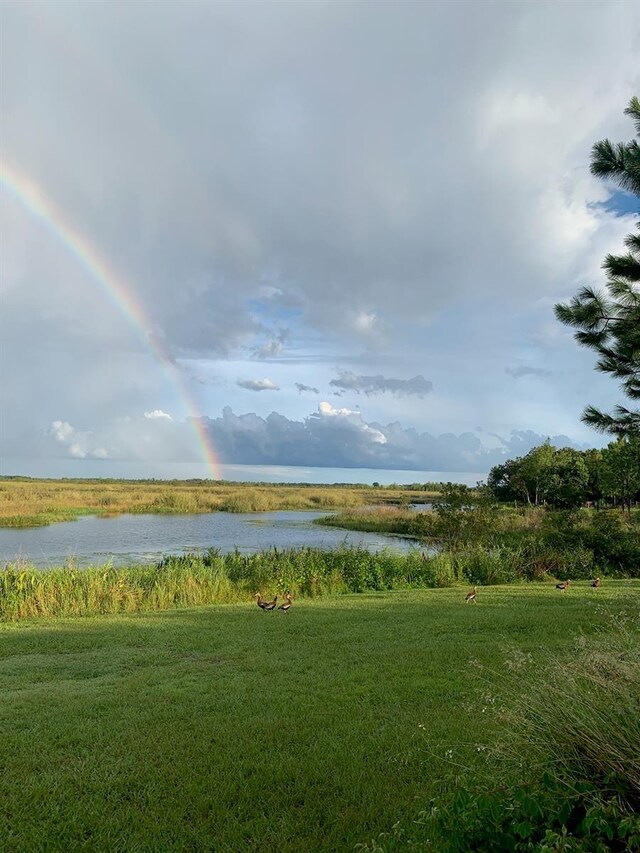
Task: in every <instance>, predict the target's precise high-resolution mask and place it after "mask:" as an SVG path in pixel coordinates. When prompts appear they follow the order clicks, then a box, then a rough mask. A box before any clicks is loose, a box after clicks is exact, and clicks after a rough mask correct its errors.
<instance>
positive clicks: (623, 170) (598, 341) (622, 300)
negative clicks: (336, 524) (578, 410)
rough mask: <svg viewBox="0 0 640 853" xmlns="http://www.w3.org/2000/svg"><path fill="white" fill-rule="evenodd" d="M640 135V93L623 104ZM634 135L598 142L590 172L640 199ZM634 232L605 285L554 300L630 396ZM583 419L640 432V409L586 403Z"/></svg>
mask: <svg viewBox="0 0 640 853" xmlns="http://www.w3.org/2000/svg"><path fill="white" fill-rule="evenodd" d="M625 115H629V116H631V117H632V119H633V122H634V125H635V129H636V135H637V137H638V140H640V99H638V98H637V97H634V98H632V99H631V101H630V103H629V106H628V107H627V109H626V110H625ZM638 140H636V139H634V140H632V141H631V142H627V143H622V142H620V143H617V144H614V143H612V142H611V141H610V140H608V139H603V140H601V141H600V142H596V144H595V145H594V146H593V148H592V151H591V173H592V174H593V175H597V176H598V177H601V178H605V179H609V180H612V181H614V182H615V183H616V184H618V186H619V187H621V188H622V189H623V190H626V191H627V192H630V193H633V194H634V195H636V196H637V197H638V199H640V144H639V143H638ZM637 227H638V232H639V233H638V234H630V235H629V236H628V237H627V238H626V240H625V244H626V247H627V249H628V252H627V253H626V254H624V255H607V257H606V258H605V261H604V263H603V269H604V270H605V272H606V274H607V283H606V291H605V292H604V293H603V292H601V291H598V290H595V289H593V288H591V287H584V288H582V289H581V290H580V291H579V292H578V293H577V294H576V295H575V296H574V297H573V299H571V301H570V302H569V303H568V304H558V305H556V306H555V313H556V317H557V318H558V320H560V322H562V323H564V324H565V325H567V326H572V327H574V328H576V329H578V331H577V332H576V333H575V335H574V337H575V339H576V340H577V341H578V342H579V343H580V344H582V345H583V346H586V347H589V348H590V349H593V350H595V352H596V353H597V354H598V361H597V363H596V369H597V370H600V371H601V372H603V373H609V374H611V375H612V376H615V377H616V378H617V379H618V380H619V381H620V383H621V386H622V390H623V392H624V394H625V396H626V397H627V398H629V400H640V222H638V223H637ZM582 420H583V421H584V422H585V423H587V424H589V425H591V426H593V427H594V428H595V429H597V430H599V431H600V432H608V433H612V434H614V435H617V436H624V435H640V410H639V409H629V408H627V407H626V406H623V405H620V406H616V407H615V410H614V412H613V413H612V414H607V413H605V412H601V411H600V410H599V409H597V408H595V406H587V408H586V409H585V410H584V412H583V415H582Z"/></svg>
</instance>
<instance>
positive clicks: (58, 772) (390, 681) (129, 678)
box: [0, 581, 640, 853]
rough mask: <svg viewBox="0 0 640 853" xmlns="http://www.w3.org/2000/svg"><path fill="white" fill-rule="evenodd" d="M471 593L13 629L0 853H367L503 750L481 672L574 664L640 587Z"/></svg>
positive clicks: (7, 638) (1, 731) (1, 655)
mask: <svg viewBox="0 0 640 853" xmlns="http://www.w3.org/2000/svg"><path fill="white" fill-rule="evenodd" d="M463 592H464V591H463V590H460V589H459V588H453V589H437V590H409V591H401V592H382V593H372V594H363V595H345V596H338V597H327V598H322V599H314V600H299V601H296V602H295V603H294V608H293V609H292V612H291V613H290V614H288V615H286V616H285V615H284V614H282V613H274V614H265V613H262V612H261V611H259V610H258V609H257V608H256V607H255V605H250V604H246V605H226V606H215V607H207V608H195V609H190V610H180V611H176V610H173V611H167V612H163V613H154V614H134V615H119V616H112V617H95V618H92V617H89V618H83V619H58V620H47V619H40V620H37V621H33V622H22V623H15V624H4V625H0V839H1V840H0V848H3V849H7V850H20V851H21V850H28V851H40V850H42V851H44V850H47V851H58V850H60V851H73V850H84V849H86V850H96V851H118V850H126V851H131V850H135V851H159V850H162V851H165V850H166V851H174V850H175V851H184V850H215V851H239V850H243V851H244V850H247V851H273V850H278V851H284V853H288V851H291V852H293V851H301V852H302V851H305V853H306V851H311V850H313V851H325V850H326V851H330V850H334V851H341V850H352V849H353V847H354V845H355V844H356V843H359V842H362V841H366V840H368V839H371V838H374V837H376V836H377V835H378V833H380V832H383V831H386V830H388V829H389V828H390V827H391V826H393V824H394V823H395V822H396V821H398V820H411V819H412V818H413V816H414V815H415V813H416V811H417V809H418V808H419V807H420V804H421V803H423V802H425V801H426V800H428V798H429V796H430V795H431V794H432V793H433V791H434V790H435V788H436V786H437V784H438V781H439V779H440V778H441V776H442V775H443V773H444V772H445V771H447V770H448V769H449V767H450V761H448V759H447V756H448V750H449V749H452V750H453V751H454V755H453V761H460V762H462V763H465V762H466V760H467V758H468V754H473V753H474V752H475V747H474V745H475V744H477V743H483V744H491V743H492V742H493V741H494V740H495V738H496V737H497V736H498V735H499V722H498V721H497V720H496V719H494V718H490V717H489V716H488V715H486V714H483V713H482V708H481V707H480V704H479V703H478V701H477V685H476V684H474V683H473V680H472V679H470V678H469V661H470V659H471V658H473V659H474V660H475V661H478V662H479V663H480V664H481V665H483V666H486V667H492V668H499V667H500V666H502V665H503V662H504V659H505V656H508V657H511V656H513V654H514V653H515V652H517V653H519V654H520V653H522V654H527V653H529V652H531V653H533V654H540V653H544V654H547V653H549V652H562V651H563V650H565V649H568V647H569V645H570V643H571V642H572V638H573V636H574V635H575V634H576V633H577V632H578V633H581V634H583V635H585V636H588V635H590V634H593V633H594V632H595V631H596V630H598V629H599V627H600V626H601V623H602V621H603V618H602V614H601V612H600V611H601V608H602V606H603V605H607V606H609V607H616V606H618V603H620V602H622V601H623V600H627V598H628V597H629V595H634V596H635V595H637V594H638V592H640V584H639V583H637V582H633V581H617V582H616V581H611V582H607V584H606V587H603V588H602V589H600V590H597V591H592V590H591V589H590V588H589V587H588V586H587V585H586V584H582V585H580V584H576V585H575V588H574V589H572V590H571V594H562V593H556V591H555V589H553V588H552V587H549V586H548V585H546V586H545V585H542V584H530V585H527V586H518V587H506V586H503V587H495V588H491V589H484V590H481V597H480V603H479V604H478V605H477V606H465V605H464V604H463V603H462V598H463ZM398 849H401V848H398Z"/></svg>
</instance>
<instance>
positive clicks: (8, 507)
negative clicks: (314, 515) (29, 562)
mask: <svg viewBox="0 0 640 853" xmlns="http://www.w3.org/2000/svg"><path fill="white" fill-rule="evenodd" d="M434 494H436V493H434V492H432V491H420V490H419V489H416V488H412V489H405V488H402V487H386V486H385V487H378V488H373V487H370V486H347V485H345V486H342V485H336V486H316V485H304V484H291V485H288V484H277V485H269V484H255V483H228V482H211V481H207V480H202V481H186V482H183V481H171V482H161V481H157V482H153V481H152V482H149V481H135V480H114V481H111V480H109V481H100V480H94V481H90V480H88V481H81V480H22V479H12V478H8V479H4V480H3V479H0V527H34V526H38V525H44V524H51V523H53V522H55V521H72V520H74V519H75V518H77V517H78V515H82V514H85V515H86V514H96V515H117V514H119V513H124V512H127V513H165V514H166V513H170V514H189V513H202V512H268V511H273V510H307V509H309V510H318V509H320V510H323V509H344V508H346V507H354V506H361V505H363V504H387V503H388V504H394V503H395V504H397V503H402V502H405V503H406V502H408V501H418V502H420V501H425V500H429V499H430V498H431V497H433V496H434Z"/></svg>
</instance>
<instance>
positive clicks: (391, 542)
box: [0, 511, 417, 568]
mask: <svg viewBox="0 0 640 853" xmlns="http://www.w3.org/2000/svg"><path fill="white" fill-rule="evenodd" d="M326 514H327V513H322V512H288V511H287V512H284V511H282V512H262V513H238V514H235V513H227V512H214V513H206V514H199V515H119V516H116V517H114V518H98V517H96V516H81V517H80V518H79V519H78V520H77V521H64V522H59V523H56V524H50V525H49V526H48V527H32V528H28V529H25V530H14V529H11V528H6V527H5V528H0V562H1V563H2V564H4V563H7V562H13V561H15V560H22V561H25V562H28V563H31V564H34V565H36V566H39V567H41V568H46V567H48V566H62V565H66V563H67V561H68V560H69V559H72V560H73V561H74V563H75V564H76V565H78V566H88V565H103V564H104V563H107V562H112V563H113V564H114V565H130V564H133V563H154V562H157V561H158V560H159V559H161V557H163V556H164V555H166V554H184V553H188V552H190V551H206V550H207V549H208V548H218V549H219V550H220V551H222V552H228V551H233V550H234V549H235V548H238V549H239V550H240V551H243V552H245V553H251V552H254V551H262V550H263V549H266V548H270V547H273V546H275V547H277V548H302V547H305V546H309V547H314V548H338V547H339V546H340V545H343V544H347V545H351V546H360V547H363V548H366V549H367V550H370V551H380V550H382V549H383V548H390V549H393V550H396V551H408V550H410V549H411V548H415V547H416V545H417V543H416V542H415V541H414V540H411V539H406V538H402V537H399V536H383V535H381V534H378V533H362V532H358V531H351V530H339V529H337V528H334V527H321V526H319V525H317V524H313V520H314V519H315V518H319V517H320V516H322V515H326Z"/></svg>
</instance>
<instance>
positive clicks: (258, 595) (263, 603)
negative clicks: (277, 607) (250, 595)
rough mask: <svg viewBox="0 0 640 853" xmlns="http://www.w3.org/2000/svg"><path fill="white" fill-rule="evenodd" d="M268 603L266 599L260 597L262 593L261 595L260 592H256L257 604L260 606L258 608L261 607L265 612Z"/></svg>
mask: <svg viewBox="0 0 640 853" xmlns="http://www.w3.org/2000/svg"><path fill="white" fill-rule="evenodd" d="M266 603H267V602H266V601H265V600H264V598H263V597H262V596H261V595H260V593H259V592H256V604H257V605H258V607H259V608H260V609H261V610H264V606H265V604H266Z"/></svg>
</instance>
